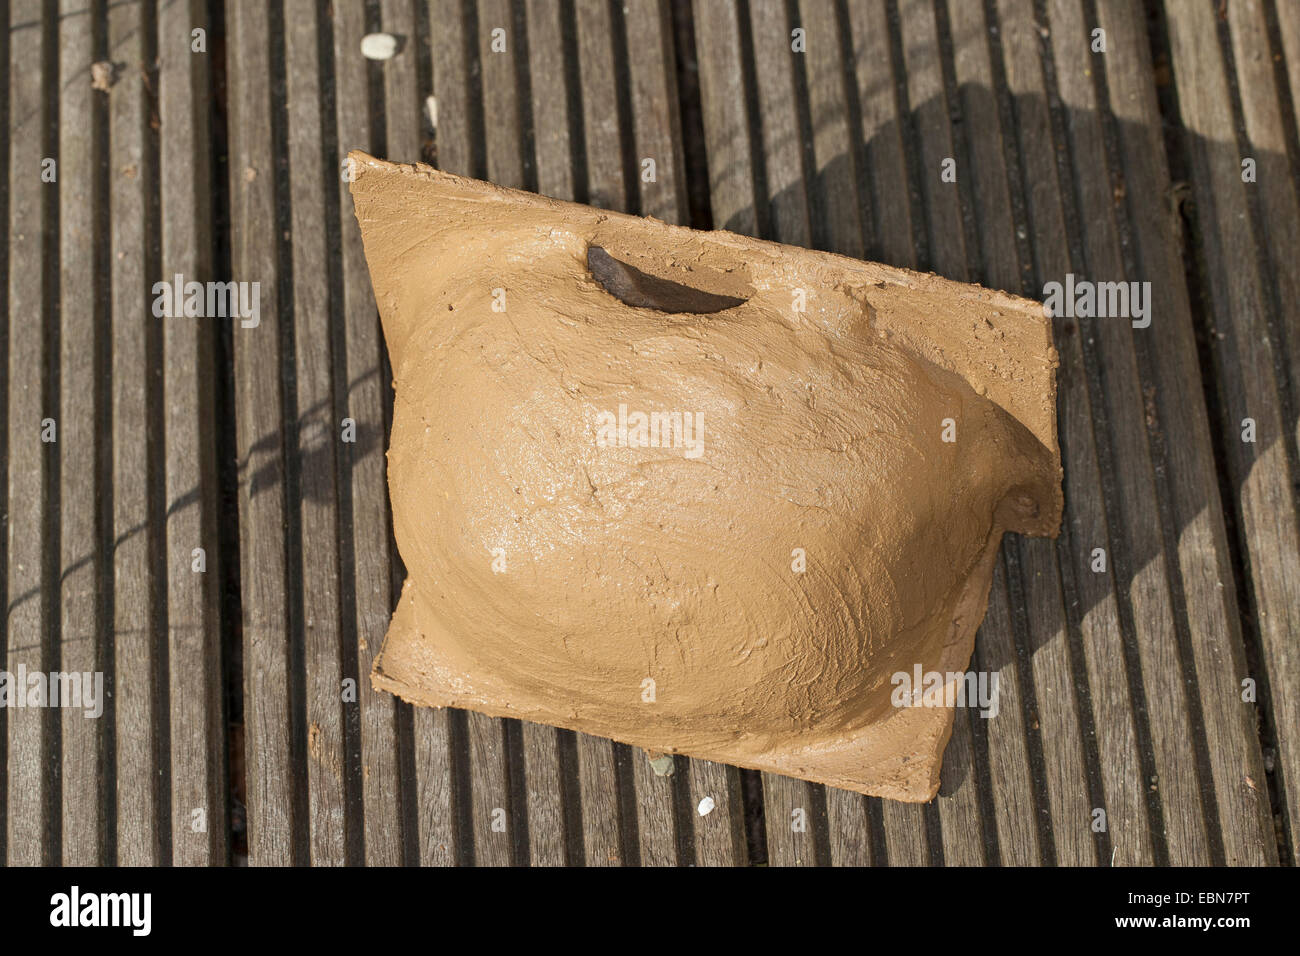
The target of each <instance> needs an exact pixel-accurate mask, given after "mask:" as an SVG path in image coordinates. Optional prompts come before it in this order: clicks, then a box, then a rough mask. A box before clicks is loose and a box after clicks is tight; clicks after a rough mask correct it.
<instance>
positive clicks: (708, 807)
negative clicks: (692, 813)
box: [695, 797, 717, 817]
mask: <svg viewBox="0 0 1300 956" xmlns="http://www.w3.org/2000/svg"><path fill="white" fill-rule="evenodd" d="M715 806H717V804H715V803H714V802H713V798H712V797H705V798H704V799H703V800H701V801H700V805H699V806H698V807H696V808H695V809H696V812H697V813H699V815H700V816H702V817H707V816H708V815H709V814H710V813H712V812H713V808H714V807H715Z"/></svg>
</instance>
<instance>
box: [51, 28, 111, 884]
mask: <svg viewBox="0 0 1300 956" xmlns="http://www.w3.org/2000/svg"><path fill="white" fill-rule="evenodd" d="M93 42H94V37H93V20H92V15H91V13H90V11H89V10H87V9H86V8H85V7H84V6H83V5H81V4H79V3H69V2H65V3H63V4H62V5H61V7H60V21H59V170H58V172H59V180H58V187H57V188H58V190H59V211H60V215H59V231H60V243H59V287H60V289H61V290H62V295H61V302H60V309H59V316H60V329H59V356H58V362H59V393H60V394H59V413H58V416H57V417H58V421H59V442H60V443H59V445H58V448H59V449H60V455H59V469H60V487H59V501H60V508H59V536H60V580H61V582H62V585H61V587H60V590H59V611H60V614H61V623H60V633H59V645H60V662H59V668H60V669H61V670H63V671H66V672H69V673H81V674H95V673H97V672H98V673H99V674H101V675H102V674H103V666H102V657H101V655H102V653H103V650H104V646H103V645H104V635H105V634H106V633H107V632H108V628H107V627H106V626H105V622H103V621H101V620H100V617H101V615H100V612H99V601H100V590H99V588H100V574H99V571H100V561H101V560H102V555H101V554H100V546H99V541H98V530H99V528H98V523H97V522H98V518H99V505H98V502H100V501H102V500H104V496H103V495H101V494H99V490H98V488H97V487H96V485H97V480H96V479H97V475H96V471H95V449H96V446H97V442H96V432H95V427H96V415H97V414H98V411H99V394H98V392H97V391H96V389H95V357H96V354H97V349H96V347H95V342H96V337H97V333H96V327H97V323H96V321H95V318H96V309H97V300H98V298H99V294H100V293H102V290H98V289H96V288H94V285H95V283H94V279H93V278H92V277H93V276H94V271H95V270H94V263H95V246H94V236H95V223H94V221H93V216H94V211H95V203H94V192H95V166H94V160H95V148H94V144H93V142H92V137H93V135H94V127H93V125H92V108H91V97H92V96H95V95H97V94H95V93H94V92H93V91H92V90H91V88H90V64H91V63H92V62H93V61H94V59H95V57H94V49H93ZM99 705H100V707H101V708H103V709H104V710H105V711H106V710H107V705H108V701H107V700H105V699H104V698H103V697H101V698H100V700H99ZM107 723H108V722H107V721H106V720H104V719H103V716H102V715H101V716H100V717H99V718H97V719H91V720H88V719H86V712H85V711H84V710H83V709H81V708H69V709H67V710H64V711H63V713H62V727H63V742H62V755H63V773H62V783H63V832H64V833H66V834H70V835H71V839H65V840H64V841H63V860H62V862H63V863H64V865H71V866H101V865H103V864H105V863H107V862H108V860H106V859H105V858H104V850H105V843H104V839H105V833H106V826H107V822H108V821H107V819H106V817H107V813H106V801H105V799H104V798H105V796H106V790H105V788H104V787H103V786H101V783H100V781H101V780H103V779H107V777H106V771H107V767H106V765H105V761H104V736H105V735H104V730H105V728H106V726H107Z"/></svg>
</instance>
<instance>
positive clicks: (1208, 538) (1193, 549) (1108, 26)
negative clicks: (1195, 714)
mask: <svg viewBox="0 0 1300 956" xmlns="http://www.w3.org/2000/svg"><path fill="white" fill-rule="evenodd" d="M1097 10H1098V20H1099V23H1100V25H1101V26H1102V27H1103V28H1104V29H1105V30H1106V32H1107V36H1108V37H1109V38H1110V41H1109V43H1110V45H1109V49H1108V51H1107V54H1106V67H1107V69H1106V81H1107V88H1108V91H1109V100H1110V102H1109V108H1110V111H1111V113H1112V115H1113V116H1114V117H1115V119H1116V121H1117V126H1118V130H1117V140H1118V143H1117V149H1118V151H1119V153H1120V155H1121V157H1122V161H1123V167H1124V170H1125V180H1126V184H1127V185H1126V188H1125V191H1124V195H1125V199H1126V202H1127V211H1128V218H1129V223H1130V226H1131V228H1132V238H1133V244H1134V248H1135V251H1136V253H1137V254H1136V258H1137V259H1138V261H1139V263H1140V265H1141V267H1142V269H1143V272H1144V277H1146V276H1149V278H1150V280H1151V291H1152V295H1153V303H1152V309H1153V315H1154V316H1157V317H1166V319H1165V321H1164V322H1163V323H1162V325H1161V328H1162V333H1161V335H1160V340H1159V343H1158V344H1157V343H1155V342H1153V341H1150V337H1149V336H1148V337H1144V338H1135V346H1136V350H1137V354H1138V361H1139V366H1140V367H1141V368H1143V369H1144V370H1145V371H1144V376H1149V381H1150V384H1149V385H1147V386H1146V389H1145V394H1144V397H1145V398H1146V399H1147V405H1148V406H1149V408H1150V411H1148V414H1151V413H1152V412H1154V417H1155V420H1156V422H1157V424H1158V428H1159V430H1160V432H1161V434H1162V439H1163V440H1162V441H1160V442H1159V443H1158V446H1157V447H1158V449H1159V452H1160V455H1161V463H1162V467H1158V468H1157V478H1158V479H1159V480H1161V481H1162V482H1163V486H1162V494H1163V496H1165V497H1166V499H1167V502H1168V508H1169V512H1170V522H1171V526H1172V527H1173V528H1176V529H1177V531H1178V534H1177V539H1176V548H1177V557H1176V561H1177V567H1178V570H1179V573H1180V575H1181V577H1182V579H1183V582H1184V584H1183V588H1182V597H1183V600H1184V601H1185V613H1186V618H1187V631H1188V642H1189V643H1190V646H1191V664H1192V665H1193V666H1194V668H1195V673H1196V681H1195V684H1196V696H1197V697H1198V698H1199V704H1200V710H1201V720H1202V722H1203V725H1204V728H1205V730H1204V734H1205V738H1206V739H1205V743H1206V749H1207V752H1208V755H1207V758H1205V759H1208V761H1209V767H1208V768H1205V767H1201V768H1200V773H1201V777H1202V781H1203V782H1202V787H1203V791H1202V792H1203V793H1205V792H1208V788H1207V787H1206V782H1205V778H1206V777H1207V776H1208V778H1209V782H1211V783H1213V789H1214V790H1215V791H1216V792H1217V791H1219V790H1220V789H1221V788H1222V787H1223V784H1224V783H1225V782H1226V784H1227V791H1226V796H1225V797H1220V796H1218V795H1217V793H1216V798H1215V799H1216V802H1217V804H1218V814H1217V818H1216V816H1214V815H1209V814H1208V813H1207V816H1208V819H1207V822H1206V826H1207V830H1209V831H1210V833H1209V837H1210V842H1211V843H1212V844H1214V843H1221V844H1222V845H1224V846H1225V848H1226V847H1228V846H1232V847H1241V846H1245V845H1255V846H1257V847H1260V848H1261V849H1263V850H1264V855H1265V857H1266V858H1267V857H1269V856H1271V851H1268V850H1267V849H1266V848H1263V847H1262V845H1261V840H1262V841H1265V842H1268V843H1271V842H1272V841H1271V840H1270V838H1269V836H1268V833H1269V822H1268V820H1267V819H1266V813H1265V812H1263V810H1262V807H1263V802H1262V801H1261V800H1259V799H1257V798H1255V795H1254V794H1251V793H1249V788H1246V790H1243V791H1240V792H1238V791H1237V780H1238V773H1239V769H1240V768H1241V767H1242V766H1249V767H1253V768H1254V769H1255V771H1258V769H1259V765H1260V757H1259V756H1256V755H1255V751H1257V750H1258V741H1257V738H1256V732H1255V714H1254V713H1253V712H1252V711H1251V710H1250V709H1249V708H1247V707H1245V706H1243V704H1242V701H1241V699H1240V681H1241V678H1242V677H1243V676H1245V666H1244V661H1243V660H1242V650H1241V622H1240V619H1239V616H1238V611H1237V606H1236V595H1235V589H1234V587H1233V586H1232V580H1233V572H1232V567H1231V563H1230V557H1229V553H1228V545H1227V541H1226V533H1225V530H1224V525H1223V515H1222V511H1221V506H1220V498H1219V490H1218V482H1217V479H1216V477H1215V473H1214V460H1213V457H1212V451H1211V443H1210V431H1209V422H1208V419H1207V415H1206V410H1205V404H1204V398H1203V393H1202V391H1201V386H1200V368H1199V366H1198V360H1197V356H1196V343H1195V340H1194V337H1193V330H1192V321H1191V315H1190V305H1189V302H1188V291H1187V287H1186V285H1185V283H1184V282H1183V267H1182V261H1181V258H1180V250H1179V248H1178V245H1177V235H1178V232H1179V228H1180V226H1179V223H1178V221H1177V220H1178V211H1177V209H1176V208H1175V207H1174V205H1173V204H1172V203H1170V202H1169V197H1170V195H1171V193H1170V183H1169V169H1168V166H1167V164H1166V160H1165V153H1164V142H1163V138H1162V134H1161V117H1160V112H1159V107H1158V105H1157V103H1156V90H1155V86H1154V84H1153V82H1152V75H1153V74H1152V69H1151V63H1150V48H1149V45H1148V39H1147V36H1146V31H1145V24H1144V23H1143V22H1142V16H1141V14H1140V13H1139V12H1137V11H1134V10H1133V9H1132V8H1131V7H1129V6H1128V5H1127V4H1124V3H1120V2H1117V0H1103V2H1102V3H1101V4H1099V5H1098V8H1097ZM1155 321H1157V320H1156V319H1153V322H1155ZM1166 533H1168V532H1166ZM1171 560H1172V559H1171ZM1224 648H1227V650H1228V653H1229V654H1230V655H1231V657H1232V660H1233V666H1231V667H1224V666H1221V665H1220V664H1219V663H1218V662H1219V661H1220V660H1221V659H1222V657H1223V650H1224ZM1187 663H1188V662H1187V661H1186V660H1184V666H1187ZM1188 697H1189V702H1190V701H1191V700H1192V699H1194V698H1192V696H1191V693H1190V689H1189V695H1188ZM1163 732H1164V733H1167V734H1170V735H1173V736H1175V737H1179V738H1181V737H1182V736H1185V734H1184V729H1183V727H1181V726H1177V725H1176V726H1174V727H1172V728H1165V729H1164V730H1163ZM1250 772H1252V771H1248V773H1250ZM1256 779H1258V777H1257V776H1256ZM1207 810H1208V808H1207ZM1228 831H1231V833H1232V835H1230V836H1229V837H1228V839H1222V837H1221V836H1219V834H1222V833H1224V832H1228ZM1261 834H1262V835H1261ZM1215 854H1217V851H1215V853H1212V855H1215ZM1170 862H1171V863H1175V864H1177V863H1179V862H1181V860H1180V858H1179V855H1178V853H1177V850H1176V848H1175V846H1174V844H1173V843H1172V841H1171V846H1170Z"/></svg>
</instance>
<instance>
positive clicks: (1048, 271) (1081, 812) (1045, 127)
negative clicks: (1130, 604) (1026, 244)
mask: <svg viewBox="0 0 1300 956" xmlns="http://www.w3.org/2000/svg"><path fill="white" fill-rule="evenodd" d="M997 12H998V27H999V37H1000V39H1001V49H1002V52H1003V66H1004V67H1005V71H1006V79H1007V86H1008V88H1009V90H1010V93H1011V96H1012V97H1013V100H1014V105H1015V109H1016V119H1017V131H1016V132H1017V145H1018V148H1019V153H1020V163H1021V170H1022V176H1023V189H1024V194H1025V201H1026V214H1027V216H1028V232H1029V238H1030V240H1031V244H1032V246H1033V249H1034V254H1035V256H1036V259H1035V261H1036V263H1037V275H1036V276H1035V282H1036V284H1037V285H1038V287H1039V288H1041V284H1042V282H1045V281H1048V280H1047V279H1046V278H1044V277H1064V275H1065V274H1066V273H1067V272H1069V271H1070V262H1069V257H1068V253H1067V250H1066V248H1065V242H1064V237H1065V222H1064V218H1063V213H1062V210H1061V206H1060V197H1059V195H1058V192H1057V189H1058V185H1057V179H1056V158H1055V156H1054V155H1053V153H1052V149H1051V143H1052V136H1051V124H1050V119H1049V116H1048V112H1047V104H1046V99H1045V94H1044V90H1043V78H1042V64H1041V62H1040V58H1039V53H1038V43H1039V41H1040V39H1041V38H1040V36H1039V32H1038V27H1037V25H1036V22H1035V20H1034V14H1033V9H1032V4H1031V3H1029V2H1027V0H1001V2H999V3H998V5H997ZM1062 344H1064V345H1067V346H1068V345H1069V342H1068V341H1066V342H1064V343H1063V342H1062V341H1061V340H1060V338H1059V337H1058V348H1060V347H1061V345H1062ZM1076 348H1077V343H1076ZM1078 368H1079V363H1078V362H1077V361H1075V360H1072V359H1070V358H1069V357H1068V356H1067V355H1066V354H1065V353H1063V354H1062V369H1061V372H1060V373H1058V379H1057V402H1058V408H1059V412H1058V419H1059V422H1060V430H1061V434H1060V437H1061V444H1062V447H1063V449H1065V451H1066V454H1067V455H1069V457H1070V461H1069V464H1068V466H1067V468H1066V489H1065V493H1066V500H1067V502H1075V503H1076V507H1075V508H1074V509H1073V510H1072V511H1071V512H1070V513H1069V514H1067V519H1066V522H1065V527H1064V528H1063V534H1066V535H1067V536H1068V537H1067V538H1066V540H1073V539H1075V538H1080V537H1081V539H1082V540H1084V541H1090V540H1097V539H1099V538H1102V537H1104V534H1103V533H1102V532H1100V531H1098V530H1096V528H1097V526H1098V522H1099V518H1098V517H1097V516H1096V515H1095V511H1096V510H1098V509H1097V506H1096V503H1095V502H1090V501H1089V500H1088V499H1089V498H1090V497H1091V496H1092V494H1093V491H1092V489H1095V488H1096V487H1098V484H1099V482H1098V480H1097V476H1096V462H1095V459H1093V458H1091V456H1088V455H1085V454H1082V453H1083V452H1084V450H1085V449H1087V448H1088V434H1089V431H1090V428H1091V421H1090V420H1089V415H1088V411H1087V409H1086V407H1083V406H1082V405H1081V404H1080V401H1081V400H1086V395H1085V394H1082V386H1083V382H1082V381H1080V380H1077V379H1075V378H1074V377H1073V376H1071V375H1067V374H1066V373H1067V372H1070V370H1072V369H1078ZM1085 469H1087V470H1086V471H1085ZM1076 499H1077V500H1076ZM1079 506H1084V507H1086V508H1088V509H1089V511H1087V512H1085V514H1086V515H1087V516H1088V518H1089V520H1088V522H1087V524H1086V525H1082V526H1079V527H1076V525H1075V522H1076V520H1077V519H1079V518H1080V515H1079V513H1078V507H1079ZM1067 508H1069V505H1068V504H1067ZM1018 544H1019V547H1017V548H1015V549H1014V552H1013V551H1011V550H1007V551H1005V552H1004V553H1005V554H1007V555H1008V558H1009V560H1008V574H1009V576H1012V575H1014V576H1017V577H1018V578H1019V584H1020V586H1021V587H1022V588H1023V591H1024V599H1025V609H1024V610H1025V619H1026V622H1027V624H1028V626H1029V628H1030V630H1029V634H1028V640H1029V645H1030V653H1031V655H1032V657H1031V662H1032V665H1033V677H1034V690H1035V700H1036V701H1037V705H1038V712H1037V714H1036V715H1035V716H1036V718H1037V721H1038V724H1039V726H1034V725H1033V723H1031V729H1032V730H1034V731H1038V732H1039V733H1040V736H1041V740H1042V743H1043V759H1044V763H1045V770H1046V778H1047V797H1048V807H1049V808H1050V810H1051V820H1052V828H1051V830H1052V839H1053V845H1054V847H1055V855H1056V862H1058V863H1060V864H1063V865H1089V864H1092V863H1095V862H1096V861H1097V860H1096V856H1097V854H1096V846H1095V841H1094V839H1093V833H1092V830H1091V826H1092V819H1093V814H1092V811H1093V809H1094V808H1093V807H1092V805H1091V803H1092V801H1091V800H1090V799H1089V790H1088V783H1087V780H1088V777H1087V774H1088V770H1087V767H1086V765H1085V757H1084V747H1083V740H1082V730H1081V723H1080V715H1079V713H1078V707H1077V705H1076V700H1075V680H1074V674H1073V671H1072V668H1073V667H1075V666H1082V665H1081V664H1077V663H1076V662H1075V661H1074V660H1073V659H1072V655H1071V653H1070V647H1069V640H1068V632H1067V628H1068V623H1067V617H1066V614H1065V611H1064V599H1063V596H1062V593H1061V571H1060V567H1059V565H1058V557H1057V556H1058V548H1059V547H1060V546H1059V545H1058V543H1057V542H1053V541H1050V540H1047V539H1042V538H1025V539H1022V540H1020V541H1019V542H1018ZM1012 561H1014V567H1013V566H1012ZM1078 583H1079V585H1080V586H1081V587H1087V586H1090V585H1092V584H1095V582H1092V580H1091V578H1084V580H1083V581H1081V582H1078ZM1084 593H1085V595H1086V594H1087V593H1088V592H1086V591H1085V592H1084ZM1096 600H1097V601H1104V602H1107V603H1105V604H1104V605H1103V606H1102V607H1101V614H1103V615H1108V616H1113V611H1114V606H1113V599H1112V598H1110V597H1107V598H1100V597H1099V598H1097V599H1096ZM1104 621H1105V618H1103V623H1104ZM1098 626H1103V624H1102V623H1099V624H1098Z"/></svg>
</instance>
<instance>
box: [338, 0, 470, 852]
mask: <svg viewBox="0 0 1300 956" xmlns="http://www.w3.org/2000/svg"><path fill="white" fill-rule="evenodd" d="M407 6H408V8H409V5H407ZM399 12H400V13H403V14H404V15H405V19H404V20H402V19H399V20H398V21H397V22H395V23H393V24H391V26H390V27H389V28H390V29H392V30H394V31H395V32H398V33H402V34H408V33H409V32H411V31H410V20H411V19H412V18H411V17H410V15H409V13H407V12H406V11H405V10H401V11H399ZM332 31H333V41H334V44H333V51H332V52H333V61H332V66H333V72H334V109H335V117H334V119H335V124H336V126H335V128H336V131H337V139H336V144H337V147H338V156H337V157H335V158H336V159H337V163H336V164H335V168H338V169H340V170H342V168H343V163H344V161H345V158H346V156H347V154H348V151H349V150H351V149H356V148H366V147H369V146H370V145H371V135H372V134H371V117H370V102H369V85H368V75H367V74H368V67H367V62H368V61H366V59H365V58H364V57H362V56H361V55H360V50H361V38H362V37H363V36H365V34H366V28H365V8H364V7H363V6H361V5H360V4H351V3H349V4H340V5H339V6H338V7H335V8H334V16H333V20H332ZM393 72H396V73H398V74H399V76H401V77H402V78H403V79H405V80H406V82H405V83H404V84H403V87H404V88H406V89H409V90H410V92H409V94H408V96H409V97H410V98H414V97H415V88H416V82H415V66H414V57H413V56H412V57H410V58H408V59H406V60H403V61H402V62H401V63H394V64H391V65H390V73H393ZM386 81H388V82H393V80H390V79H389V78H388V77H386ZM430 82H431V78H430ZM409 125H414V124H408V126H409ZM399 137H400V139H401V140H402V141H403V142H405V141H408V140H410V141H417V139H418V127H417V128H416V131H415V133H414V134H413V133H412V132H411V131H410V130H409V129H405V130H401V131H400V132H399V131H398V130H395V129H391V128H390V129H389V142H390V143H392V144H393V145H394V147H395V146H396V143H395V140H398V139H399ZM411 148H412V147H411V146H410V145H409V144H408V145H403V146H402V148H400V149H397V148H393V149H391V150H390V151H391V152H392V153H393V154H394V158H397V159H405V158H406V154H407V153H409V151H410V150H411ZM326 168H327V169H330V168H331V167H330V166H329V165H327V166H326ZM338 189H339V192H338V198H339V208H338V210H337V215H338V217H339V241H340V252H339V258H338V260H335V261H334V267H335V268H338V269H339V270H340V272H341V280H342V303H341V306H340V310H341V313H342V325H343V329H342V334H343V354H342V356H341V358H342V361H341V362H338V361H336V363H335V369H336V374H338V375H340V376H341V378H336V380H335V383H334V388H335V399H336V401H337V400H338V399H340V398H341V399H342V406H343V409H344V412H345V417H348V418H351V419H353V421H355V422H356V428H357V441H356V442H355V443H346V444H344V445H343V446H342V448H341V449H340V471H341V475H342V476H344V478H345V479H346V480H345V490H346V491H347V493H348V494H349V499H348V500H349V501H350V504H351V511H350V515H351V524H350V526H348V527H345V528H344V529H343V532H344V534H343V540H344V541H345V544H344V556H345V560H346V556H347V555H348V548H349V545H348V544H347V543H346V542H349V541H350V556H351V585H352V594H353V601H354V614H355V617H354V621H355V633H356V647H355V648H349V647H347V646H345V647H344V653H345V654H353V655H354V656H355V659H356V674H357V678H356V679H357V696H356V702H355V704H352V705H350V706H354V707H356V708H357V710H358V712H359V713H358V719H357V722H358V724H359V725H360V732H361V739H360V741H359V743H360V747H361V761H360V762H361V806H362V814H363V816H364V819H363V821H362V835H363V841H364V845H365V862H366V863H367V864H370V865H376V866H394V865H397V864H400V863H402V862H404V854H403V834H404V820H403V816H402V803H401V792H402V782H401V779H400V759H399V743H398V717H397V714H398V710H397V708H398V704H397V701H396V699H395V698H394V697H393V696H392V695H391V694H386V693H377V692H376V691H375V690H374V688H373V687H371V685H370V671H371V667H372V665H373V664H374V659H375V655H377V654H378V653H379V649H380V647H381V646H382V644H383V639H384V634H385V633H386V632H387V630H388V621H389V613H390V610H391V604H392V593H393V587H392V569H391V566H390V562H389V554H388V526H389V517H388V486H387V481H386V474H385V464H386V463H385V460H384V442H385V428H384V421H385V402H386V400H387V396H386V392H385V382H384V375H383V371H382V362H381V355H382V349H383V346H382V344H381V341H380V333H379V323H378V316H377V314H376V311H375V300H374V293H373V292H372V291H371V288H370V276H369V273H368V272H367V270H366V262H365V252H364V250H363V248H362V245H361V232H360V230H359V228H358V227H357V220H356V213H355V210H354V209H353V206H352V194H351V192H349V191H348V189H347V182H346V181H344V180H343V178H342V173H341V172H340V182H339V187H338ZM347 585H348V581H347V578H346V576H345V577H344V580H343V581H342V582H341V586H342V587H347ZM344 634H345V635H346V634H347V630H346V628H345V630H344ZM345 639H346V638H345ZM441 740H442V746H443V747H444V748H445V747H446V725H445V720H444V721H443V726H442V737H441ZM442 825H443V826H444V827H446V828H447V830H448V831H450V808H448V809H447V811H446V819H445V820H444V821H443V823H442ZM443 842H446V843H447V844H448V845H450V837H449V836H448V837H446V838H444V840H443Z"/></svg>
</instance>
